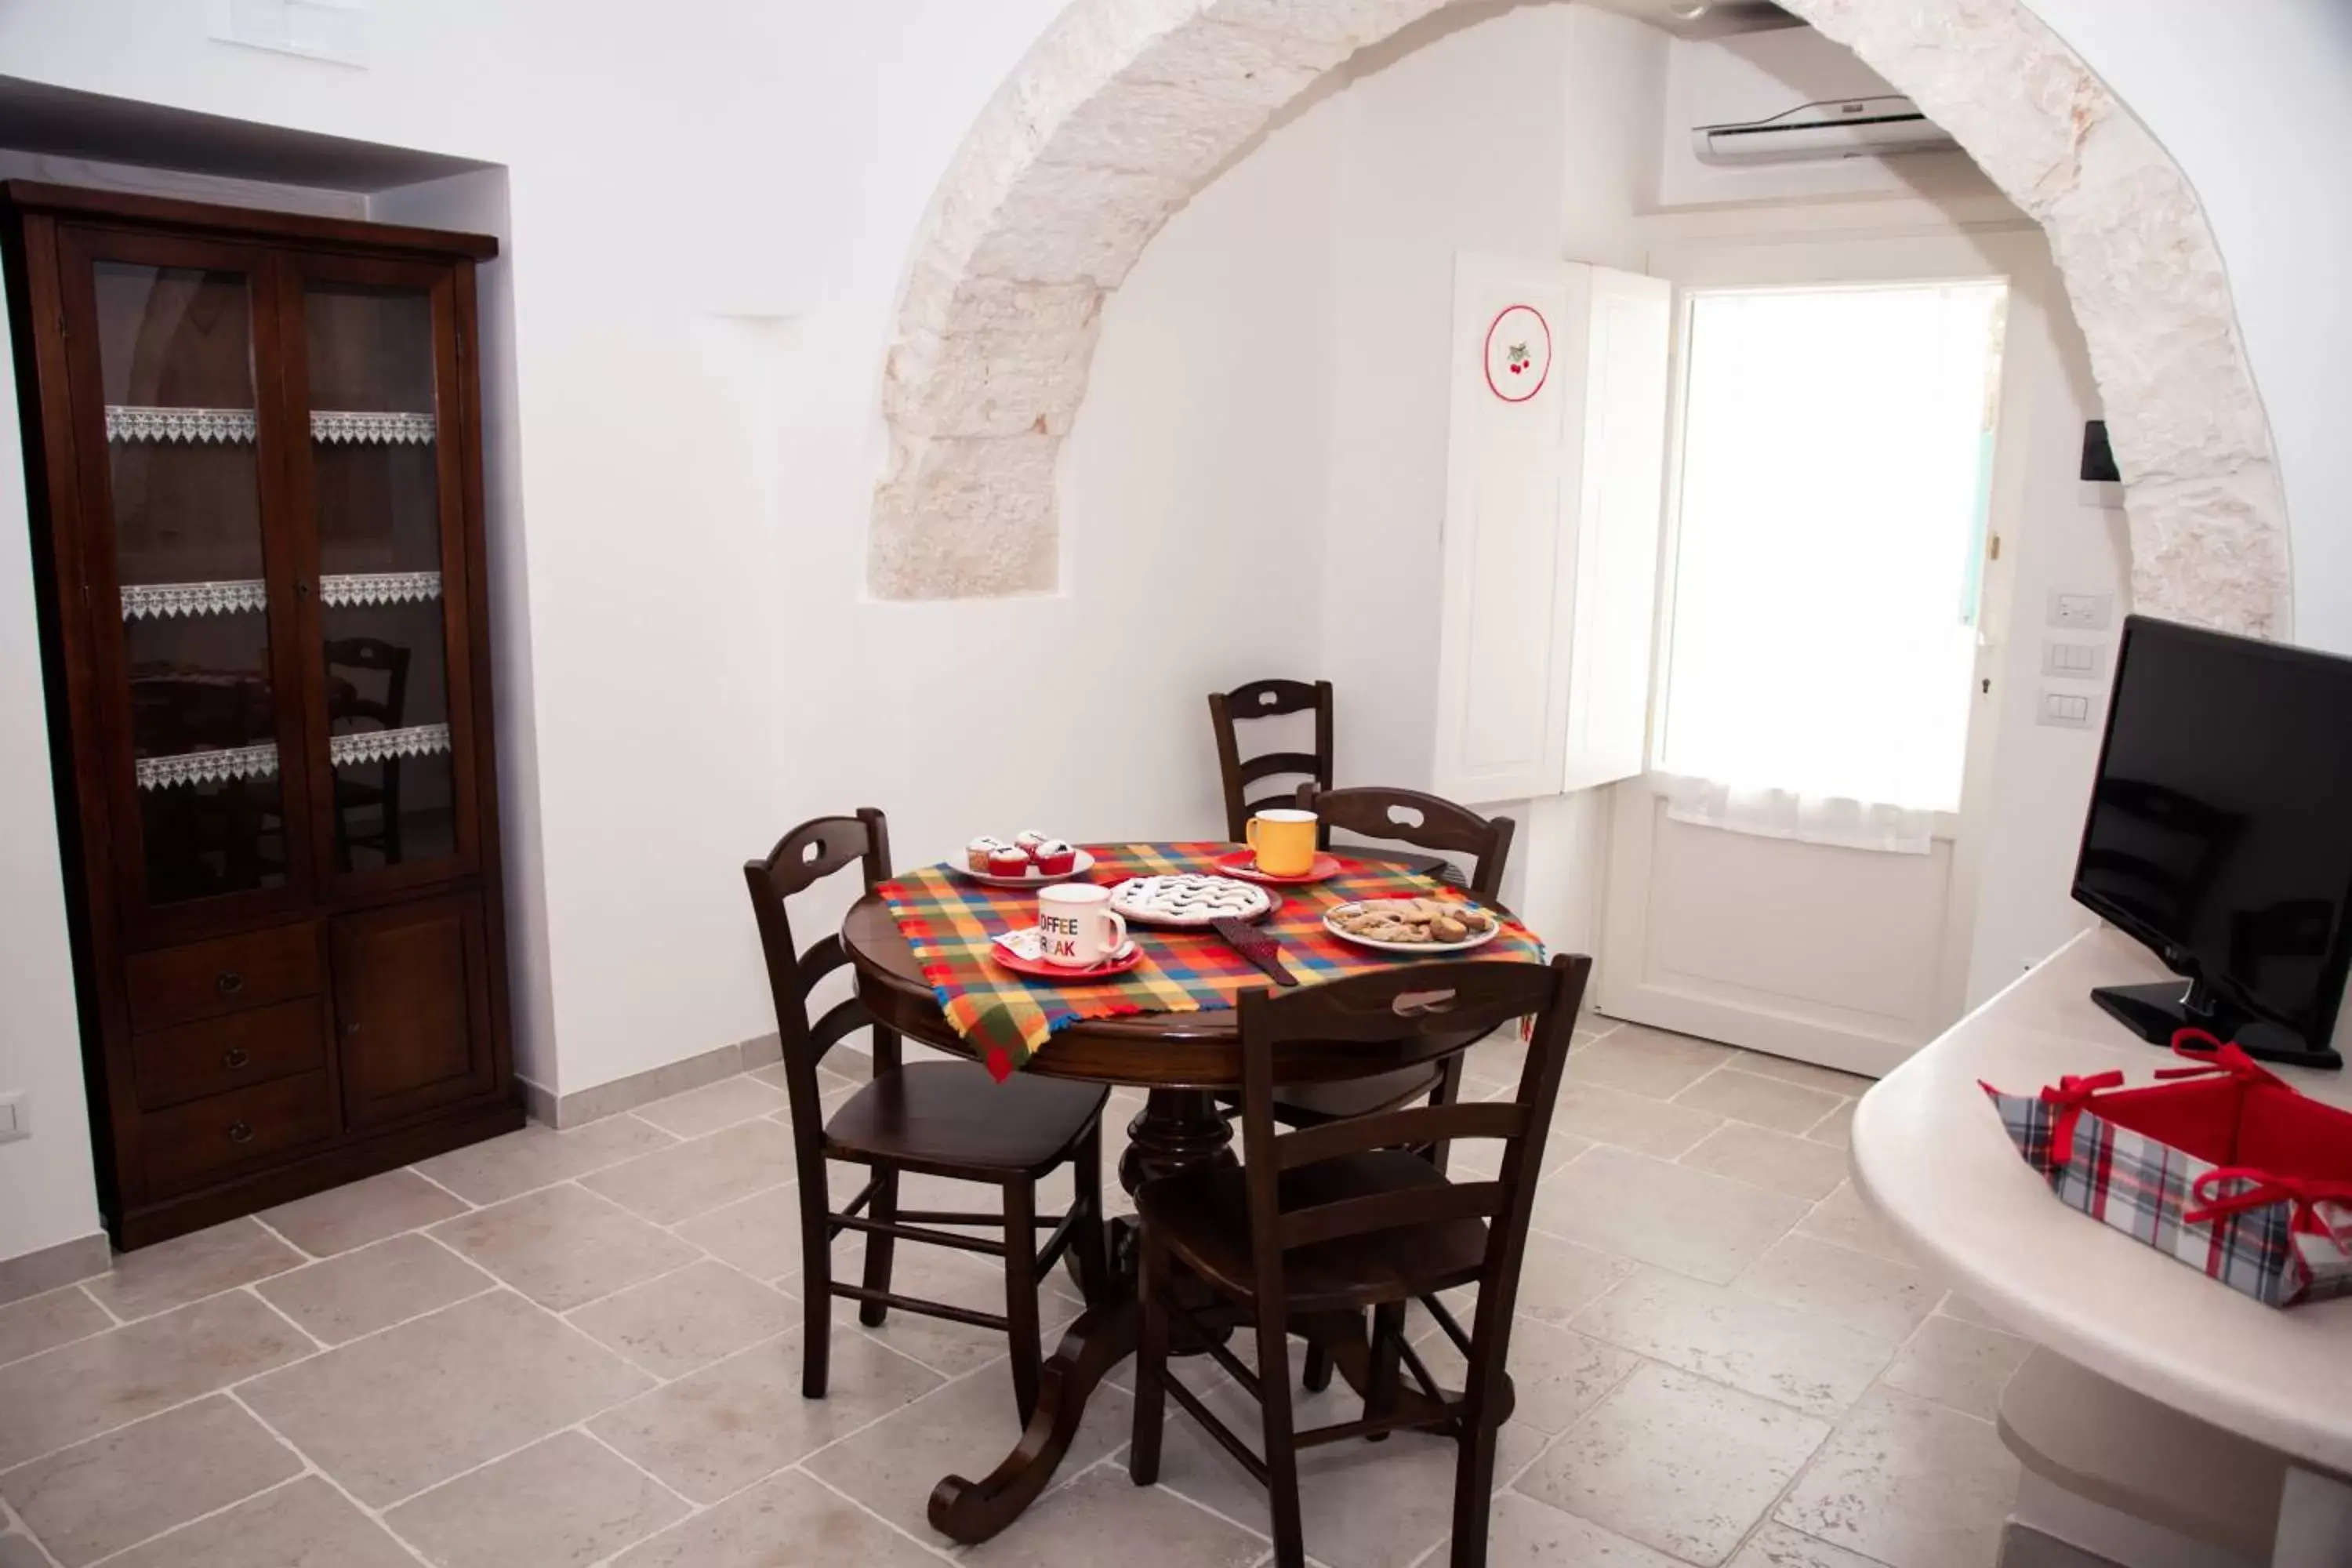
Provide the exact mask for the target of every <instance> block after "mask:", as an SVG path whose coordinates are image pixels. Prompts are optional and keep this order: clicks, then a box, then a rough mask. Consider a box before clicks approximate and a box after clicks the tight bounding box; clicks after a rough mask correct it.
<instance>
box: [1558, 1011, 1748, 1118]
mask: <svg viewBox="0 0 2352 1568" xmlns="http://www.w3.org/2000/svg"><path fill="white" fill-rule="evenodd" d="M1738 1054H1739V1053H1738V1051H1736V1050H1734V1049H1732V1048H1731V1047H1729V1046H1718V1045H1717V1044H1716V1043H1715V1042H1714V1041H1712V1040H1700V1039H1694V1038H1693V1037H1690V1036H1688V1035H1670V1034H1668V1033H1667V1032H1666V1031H1665V1030H1664V1029H1652V1028H1646V1027H1644V1026H1642V1025H1640V1024H1627V1025H1624V1026H1622V1027H1619V1028H1616V1029H1613V1030H1612V1031H1611V1032H1610V1033H1609V1035H1608V1036H1607V1037H1605V1038H1601V1039H1597V1040H1590V1041H1583V1040H1580V1041H1578V1042H1577V1043H1576V1044H1575V1045H1574V1046H1573V1047H1570V1050H1569V1053H1568V1072H1567V1081H1568V1082H1570V1083H1597V1084H1605V1085H1607V1086H1608V1087H1609V1088H1611V1089H1624V1090H1626V1091H1627V1092H1629V1093H1633V1094H1640V1095H1646V1096H1648V1097H1649V1098H1650V1099H1652V1100H1672V1099H1673V1098H1674V1097H1675V1095H1677V1094H1680V1093H1681V1092H1682V1091H1683V1090H1684V1089H1688V1088H1689V1087H1690V1086H1691V1085H1693V1084H1695V1083H1696V1082H1697V1081H1698V1080H1699V1079H1703V1078H1705V1077H1706V1075H1707V1074H1709V1073H1711V1072H1713V1071H1714V1070H1715V1069H1716V1068H1719V1067H1721V1066H1722V1065H1723V1064H1724V1063H1726V1062H1727V1061H1729V1060H1731V1059H1732V1058H1734V1057H1736V1056H1738Z"/></svg>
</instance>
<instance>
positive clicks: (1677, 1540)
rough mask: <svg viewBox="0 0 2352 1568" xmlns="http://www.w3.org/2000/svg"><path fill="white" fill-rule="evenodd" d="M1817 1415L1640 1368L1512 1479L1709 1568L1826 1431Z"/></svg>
mask: <svg viewBox="0 0 2352 1568" xmlns="http://www.w3.org/2000/svg"><path fill="white" fill-rule="evenodd" d="M1829 1432H1830V1425H1829V1423H1828V1422H1826V1421H1820V1420H1816V1419H1814V1418H1813V1417H1812V1416H1810V1415H1800V1414H1798V1413H1797V1412H1796V1411H1793V1410H1790V1409H1789V1408H1788V1407H1786V1406H1785V1405H1775V1404H1772V1403H1771V1402H1769V1401H1768V1400H1763V1399H1759V1398H1756V1397H1755V1396H1754V1395H1752V1394H1741V1393H1739V1392H1738V1391H1737V1390H1734V1389H1729V1388H1725V1387H1723V1386H1722V1385H1721V1384H1713V1383H1708V1382H1706V1381H1704V1380H1702V1379H1699V1378H1696V1377H1692V1376H1690V1375H1689V1374H1687V1373H1680V1372H1675V1371H1672V1370H1670V1369H1668V1368H1665V1367H1656V1366H1653V1367H1644V1368H1643V1369H1642V1370H1641V1371H1640V1372H1637V1373H1634V1374H1633V1376H1632V1377H1631V1378H1629V1379H1627V1380H1626V1382H1625V1384H1624V1385H1623V1386H1622V1387H1621V1388H1619V1389H1618V1390H1617V1392H1616V1393H1614V1394H1611V1395H1610V1396H1609V1398H1608V1399H1607V1400H1606V1401H1604V1402H1603V1403H1602V1404H1601V1407H1600V1408H1599V1409H1598V1410H1595V1411H1594V1412H1593V1413H1592V1414H1591V1415H1589V1416H1587V1417H1586V1418H1585V1419H1584V1421H1583V1422H1582V1423H1580V1425H1579V1426H1577V1427H1576V1428H1575V1429H1574V1430H1573V1431H1571V1432H1570V1433H1569V1434H1568V1436H1565V1437H1562V1438H1561V1439H1560V1440H1559V1442H1558V1443H1556V1444H1554V1445H1553V1446H1552V1448H1551V1450H1550V1451H1549V1453H1547V1454H1546V1455H1545V1456H1544V1457H1543V1458H1542V1459H1541V1460H1539V1461H1538V1463H1537V1464H1536V1465H1535V1466H1533V1467H1532V1468H1529V1469H1528V1472H1527V1473H1526V1474H1525V1475H1523V1476H1521V1477H1520V1478H1519V1479H1518V1483H1517V1484H1518V1489H1519V1490H1520V1491H1523V1492H1525V1493H1527V1494H1528V1496H1530V1497H1533V1498H1536V1499H1537V1500H1539V1501H1543V1502H1547V1503H1549V1504H1551V1505H1552V1506H1553V1507H1554V1508H1559V1509H1564V1510H1567V1511H1569V1512H1570V1513H1573V1514H1576V1515H1577V1516H1579V1517H1580V1518H1583V1519H1588V1520H1591V1521H1592V1522H1593V1523H1595V1524H1599V1525H1601V1526H1603V1527H1604V1528H1606V1529H1609V1530H1612V1531H1616V1532H1617V1533H1618V1534H1620V1535H1623V1536H1628V1537H1631V1538H1632V1539H1633V1540H1635V1541H1638V1542H1642V1543H1643V1544H1644V1545H1646V1546H1653V1547H1655V1548H1656V1549H1657V1550H1659V1551H1661V1552H1669V1553H1671V1554H1673V1555H1674V1556H1676V1557H1680V1558H1682V1559H1683V1560H1685V1562H1687V1563H1696V1564H1698V1565H1699V1568H1714V1565H1715V1564H1717V1563H1722V1562H1724V1561H1725V1560H1726V1559H1727V1558H1728V1557H1729V1556H1730V1555H1731V1553H1732V1552H1733V1550H1734V1549H1736V1548H1737V1547H1738V1545H1739V1542H1740V1540H1741V1538H1742V1537H1744V1536H1745V1535H1746V1534H1747V1533H1748V1529H1749V1527H1750V1526H1752V1525H1754V1524H1755V1523H1756V1521H1758V1520H1759V1518H1761V1517H1762V1515H1763V1514H1764V1512H1765V1510H1768V1509H1769V1508H1770V1507H1771V1506H1772V1500H1773V1499H1774V1498H1776V1497H1778V1496H1779V1495H1780V1489H1781V1488H1783V1487H1785V1486H1786V1485H1788V1483H1789V1479H1790V1477H1791V1476H1794V1475H1795V1474H1796V1473H1797V1472H1798V1471H1799V1470H1800V1469H1801V1468H1803V1466H1804V1463H1805V1460H1806V1459H1807V1458H1809V1457H1811V1454H1812V1452H1813V1450H1814V1449H1815V1448H1817V1447H1820V1446H1821V1443H1822V1439H1823V1438H1824V1437H1826V1436H1829Z"/></svg>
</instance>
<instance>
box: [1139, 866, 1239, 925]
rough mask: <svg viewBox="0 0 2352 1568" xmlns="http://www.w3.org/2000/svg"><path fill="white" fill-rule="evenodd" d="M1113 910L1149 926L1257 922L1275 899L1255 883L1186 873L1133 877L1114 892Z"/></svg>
mask: <svg viewBox="0 0 2352 1568" xmlns="http://www.w3.org/2000/svg"><path fill="white" fill-rule="evenodd" d="M1110 907H1111V908H1112V909H1114V910H1118V912H1119V913H1120V914H1122V915H1125V916H1127V917H1128V918H1129V920H1135V921H1144V922H1145V923H1147V924H1157V925H1198V926H1204V925H1207V924H1208V923H1209V922H1210V921H1214V920H1219V919H1222V918H1225V917H1231V918H1232V919H1234V920H1243V921H1252V920H1255V919H1257V917H1258V916H1260V915H1262V914H1264V913H1265V912H1266V911H1267V910H1271V909H1272V908H1274V898H1273V895H1272V894H1270V893H1268V892H1267V891H1266V890H1265V889H1264V888H1261V887H1258V886H1257V885H1256V884H1255V883H1252V882H1241V881H1235V880H1234V879H1233V878H1231V877H1203V876H1201V875H1198V874H1197V873H1193V872H1185V873H1182V874H1180V875H1176V876H1167V877H1130V878H1129V879H1127V880H1126V881H1124V882H1121V883H1119V884H1118V886H1117V887H1115V888H1113V889H1111V890H1110Z"/></svg>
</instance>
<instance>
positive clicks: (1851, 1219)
mask: <svg viewBox="0 0 2352 1568" xmlns="http://www.w3.org/2000/svg"><path fill="white" fill-rule="evenodd" d="M1797 1229H1798V1230H1799V1231H1800V1232H1801V1234H1803V1235H1806V1236H1811V1237H1819V1238H1820V1239H1821V1240H1822V1241H1833V1242H1835V1243H1837V1244H1838V1245H1839V1246H1840V1247H1852V1248H1853V1249H1854V1250H1855V1251H1856V1252H1869V1253H1875V1254H1876V1255H1877V1256H1879V1257H1881V1258H1893V1259H1894V1260H1895V1262H1897V1263H1911V1262H1914V1261H1915V1259H1914V1258H1913V1257H1912V1255H1911V1249H1910V1248H1909V1247H1906V1246H1905V1245H1904V1244H1903V1242H1902V1239H1901V1238H1900V1237H1897V1236H1896V1235H1895V1232H1894V1230H1893V1229H1892V1228H1891V1227H1889V1226H1888V1225H1887V1223H1886V1222H1885V1220H1883V1219H1881V1218H1879V1217H1878V1213H1877V1211H1876V1210H1874V1209H1873V1208H1872V1207H1871V1206H1870V1205H1868V1204H1866V1203H1864V1202H1863V1200H1862V1194H1859V1193H1857V1192H1855V1191H1854V1190H1853V1182H1851V1181H1849V1182H1847V1183H1846V1184H1844V1185H1843V1186H1841V1187H1840V1188H1838V1190H1837V1191H1835V1192H1833V1193H1832V1194H1830V1195H1829V1196H1828V1197H1825V1198H1823V1199H1822V1201H1821V1202H1820V1203H1819V1204H1818V1205H1814V1208H1813V1212H1812V1213H1811V1214H1809V1215H1806V1216H1805V1217H1804V1219H1803V1220H1802V1221H1801V1223H1800V1224H1799V1225H1798V1226H1797Z"/></svg>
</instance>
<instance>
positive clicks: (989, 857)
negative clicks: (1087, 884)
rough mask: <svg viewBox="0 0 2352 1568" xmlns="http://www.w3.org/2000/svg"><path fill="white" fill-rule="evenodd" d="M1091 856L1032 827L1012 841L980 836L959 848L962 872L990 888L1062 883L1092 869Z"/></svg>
mask: <svg viewBox="0 0 2352 1568" xmlns="http://www.w3.org/2000/svg"><path fill="white" fill-rule="evenodd" d="M1094 863H1095V858H1094V857H1093V856H1091V855H1089V854H1087V852H1086V851H1085V850H1083V849H1080V848H1078V847H1076V846H1075V845H1070V844H1066V843H1064V842H1063V841H1062V840H1060V839H1058V838H1048V837H1045V835H1044V834H1042V833H1040V832H1038V831H1037V830H1036V829H1035V828H1034V827H1033V828H1031V829H1029V830H1028V831H1027V832H1025V833H1021V834H1017V835H1015V836H1014V837H1013V840H1012V842H1010V843H1007V842H1006V841H1005V840H1003V839H1002V838H991V837H987V836H986V835H984V834H983V835H982V836H981V837H978V838H975V839H973V840H972V841H971V843H969V844H967V845H965V846H964V847H963V867H962V870H963V874H964V875H965V876H967V877H970V878H971V879H972V880H973V881H975V882H985V883H987V884H988V885H989V886H990V887H992V888H1042V887H1044V886H1045V884H1047V883H1048V882H1066V881H1068V880H1069V879H1071V878H1073V877H1083V876H1085V875H1086V874H1087V872H1088V871H1090V870H1092V869H1093V868H1094Z"/></svg>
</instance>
